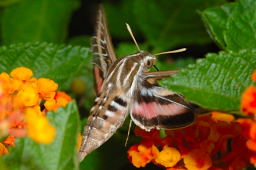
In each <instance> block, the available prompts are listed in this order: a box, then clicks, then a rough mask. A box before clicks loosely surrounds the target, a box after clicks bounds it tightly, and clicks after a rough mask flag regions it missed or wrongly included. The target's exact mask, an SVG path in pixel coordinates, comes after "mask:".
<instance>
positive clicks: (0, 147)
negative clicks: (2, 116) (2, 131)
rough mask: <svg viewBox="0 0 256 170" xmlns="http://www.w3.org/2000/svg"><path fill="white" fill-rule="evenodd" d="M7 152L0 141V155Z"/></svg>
mask: <svg viewBox="0 0 256 170" xmlns="http://www.w3.org/2000/svg"><path fill="white" fill-rule="evenodd" d="M7 153H8V149H7V148H6V147H5V146H4V144H2V143H1V142H0V155H5V154H7Z"/></svg>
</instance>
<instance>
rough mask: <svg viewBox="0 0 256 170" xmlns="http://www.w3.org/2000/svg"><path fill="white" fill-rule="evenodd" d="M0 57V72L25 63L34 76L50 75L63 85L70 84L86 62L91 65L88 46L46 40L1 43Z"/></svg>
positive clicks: (49, 76) (66, 86) (63, 86)
mask: <svg viewBox="0 0 256 170" xmlns="http://www.w3.org/2000/svg"><path fill="white" fill-rule="evenodd" d="M0 60H1V62H0V72H11V70H12V69H14V68H16V67H19V66H24V67H28V68H30V69H31V70H32V71H33V72H34V75H35V77H37V78H39V77H46V78H50V79H53V80H54V81H56V82H57V83H58V84H59V87H60V88H62V89H67V88H68V87H69V85H70V82H71V80H72V79H74V77H75V76H76V75H77V73H78V71H79V70H80V69H81V67H82V66H84V65H85V63H87V65H90V64H88V63H89V62H90V57H89V50H88V48H83V47H79V46H71V45H69V46H64V45H54V44H48V43H27V44H13V45H10V46H3V47H1V48H0ZM88 67H89V66H88ZM84 69H86V68H84ZM86 70H87V71H89V69H86ZM90 71H91V70H90ZM88 74H90V73H88Z"/></svg>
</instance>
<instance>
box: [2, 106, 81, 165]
mask: <svg viewBox="0 0 256 170" xmlns="http://www.w3.org/2000/svg"><path fill="white" fill-rule="evenodd" d="M47 118H48V119H49V120H50V122H51V124H52V125H53V126H54V127H55V128H56V130H57V136H56V138H55V140H54V141H53V143H52V144H49V145H45V144H39V143H36V142H34V141H32V140H31V139H29V138H22V139H18V140H16V143H15V147H13V148H12V149H11V150H10V154H8V155H6V156H4V159H5V162H6V165H8V167H9V168H10V169H12V170H21V169H31V170H32V169H35V170H44V169H47V170H69V169H72V170H76V169H78V160H77V135H78V133H79V115H78V110H77V106H76V104H75V102H74V101H72V102H70V103H69V104H68V105H67V106H66V107H65V108H59V109H58V110H57V111H56V112H48V113H47Z"/></svg>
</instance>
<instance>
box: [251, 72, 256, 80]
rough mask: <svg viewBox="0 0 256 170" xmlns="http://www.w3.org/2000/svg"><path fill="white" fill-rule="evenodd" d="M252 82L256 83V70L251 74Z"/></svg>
mask: <svg viewBox="0 0 256 170" xmlns="http://www.w3.org/2000/svg"><path fill="white" fill-rule="evenodd" d="M252 81H254V82H256V70H254V71H253V73H252Z"/></svg>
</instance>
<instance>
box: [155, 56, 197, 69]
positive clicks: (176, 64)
mask: <svg viewBox="0 0 256 170" xmlns="http://www.w3.org/2000/svg"><path fill="white" fill-rule="evenodd" d="M194 63H195V59H193V58H191V57H188V58H179V59H177V60H174V61H173V60H168V59H167V60H164V61H157V63H156V66H157V68H158V69H159V70H178V69H181V68H184V67H186V66H187V65H189V64H194Z"/></svg>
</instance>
